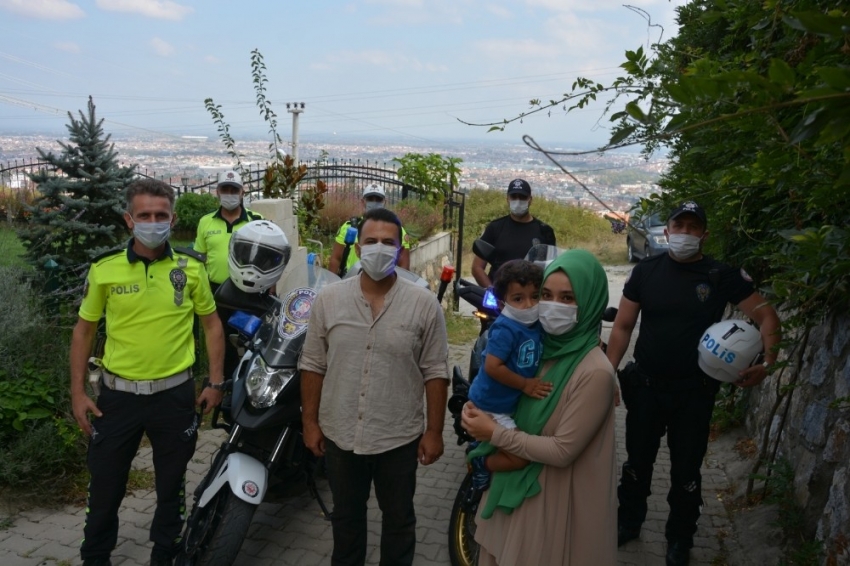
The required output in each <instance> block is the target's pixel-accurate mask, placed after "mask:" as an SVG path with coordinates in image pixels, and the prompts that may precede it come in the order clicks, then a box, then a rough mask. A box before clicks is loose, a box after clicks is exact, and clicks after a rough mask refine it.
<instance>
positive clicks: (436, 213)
mask: <svg viewBox="0 0 850 566" xmlns="http://www.w3.org/2000/svg"><path fill="white" fill-rule="evenodd" d="M395 213H396V214H397V215H398V218H399V220H401V225H402V226H404V229H405V231H407V234H408V236H410V237H411V238H412V239H413V241H420V240H424V239H425V238H429V237H431V236H433V235H434V234H436V233H437V231H439V230H440V229H441V228H442V226H443V214H442V212H441V211H440V210H438V209H436V208H435V207H434V205H433V204H431V203H429V202H428V201H424V200H418V199H414V198H408V199H407V200H403V201H401V202H400V203H398V204H397V205H396V207H395Z"/></svg>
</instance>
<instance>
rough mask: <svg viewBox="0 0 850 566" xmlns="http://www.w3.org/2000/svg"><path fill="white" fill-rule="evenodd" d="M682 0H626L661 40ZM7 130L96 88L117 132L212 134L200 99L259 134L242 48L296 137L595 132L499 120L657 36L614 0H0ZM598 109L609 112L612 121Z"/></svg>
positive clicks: (42, 122)
mask: <svg viewBox="0 0 850 566" xmlns="http://www.w3.org/2000/svg"><path fill="white" fill-rule="evenodd" d="M683 3H684V0H672V1H670V0H630V1H629V4H630V5H632V6H635V7H638V8H640V9H641V10H644V11H645V12H646V13H648V14H649V15H650V16H651V18H652V23H653V24H660V25H661V26H663V28H664V36H663V37H664V39H667V38H669V37H672V36H673V35H675V33H676V27H675V23H674V17H675V10H674V9H675V7H676V6H677V5H681V4H683ZM0 30H2V31H0V131H3V132H4V133H9V132H15V131H24V130H30V129H39V130H42V131H55V132H62V131H64V124H65V123H66V122H67V116H66V112H67V111H69V110H70V111H73V112H75V113H76V111H77V110H79V109H83V108H85V105H86V101H87V98H88V95H90V94H91V95H93V97H94V101H95V104H96V105H97V111H98V115H99V116H100V117H103V118H106V120H107V122H106V123H105V128H106V130H107V131H108V132H111V133H113V134H114V135H124V134H134V133H146V132H152V133H156V134H162V135H169V136H182V135H206V136H210V137H214V136H216V135H217V134H216V130H215V127H214V125H213V123H212V120H211V118H210V116H209V114H207V112H206V111H205V110H204V106H203V101H204V99H205V98H207V97H212V98H213V99H214V100H215V102H216V103H217V104H220V105H221V106H222V111H223V113H224V115H225V120H226V121H227V122H228V123H229V124H230V126H231V133H232V134H233V135H234V136H235V137H252V138H262V137H263V136H264V132H265V131H266V129H267V128H266V126H265V123H264V122H263V120H262V119H261V118H260V116H259V113H258V111H257V108H256V106H255V105H254V91H253V88H252V82H251V68H250V53H251V51H252V50H253V49H254V48H258V49H259V50H260V52H261V53H262V54H263V56H264V58H265V63H266V66H267V77H268V84H267V90H268V92H267V96H268V98H269V100H271V101H272V104H273V108H274V109H275V110H276V112H277V113H278V122H279V132H280V133H281V137H283V138H284V140H289V139H290V137H291V118H290V115H289V114H287V113H286V108H285V103H286V102H304V103H305V104H306V110H305V112H304V113H303V114H302V115H301V118H300V138H301V139H302V140H304V141H308V140H311V139H321V138H326V137H328V136H336V137H337V138H338V139H340V140H346V139H350V140H358V139H363V138H367V137H376V138H395V139H401V140H404V139H408V140H411V141H412V140H425V141H440V140H456V139H472V140H476V139H478V140H494V141H500V140H504V141H511V142H513V141H518V140H519V139H520V138H521V136H522V135H523V134H530V135H532V136H534V137H535V139H537V140H538V141H539V142H541V143H546V144H556V145H563V144H598V143H601V142H603V141H604V140H605V139H607V134H606V132H605V130H604V129H602V130H600V129H599V128H598V127H596V128H595V127H594V125H595V124H596V123H597V121H598V119H599V117H600V113H601V109H602V105H601V104H599V105H597V106H595V107H592V108H591V109H589V110H583V111H581V112H579V113H575V114H571V115H570V116H568V117H564V116H562V115H553V116H552V117H548V118H547V117H545V116H538V117H533V118H527V119H525V120H524V121H523V123H522V124H514V125H512V126H509V127H508V129H507V130H506V131H505V132H502V133H489V134H488V133H486V130H487V128H474V127H470V126H466V125H463V124H461V123H459V122H458V121H457V118H461V119H463V120H467V121H472V122H489V121H499V120H501V119H503V118H510V117H512V116H515V115H517V114H518V113H520V112H522V111H524V110H526V109H528V101H529V100H530V99H531V98H540V99H543V100H548V99H551V98H556V97H558V96H559V95H561V94H562V93H564V92H567V91H568V90H569V89H570V87H571V85H572V82H573V80H574V79H575V78H576V77H577V76H586V77H590V78H593V79H595V80H597V81H599V82H603V83H606V82H610V81H611V80H613V78H615V77H616V76H618V74H620V72H619V70H618V68H617V67H618V65H619V64H620V63H621V62H622V61H623V60H624V59H625V58H624V56H623V53H624V52H625V50H627V49H635V48H637V47H639V46H641V45H643V46H644V47H645V48H646V47H647V46H648V45H649V44H650V43H651V42H655V41H657V40H658V37H659V28H657V27H649V26H648V25H647V22H646V21H645V20H644V19H643V18H642V17H641V16H640V15H638V14H637V13H635V12H634V11H632V10H630V9H627V8H626V7H624V5H623V2H621V1H614V0H501V1H500V0H490V1H488V0H353V1H348V2H346V1H340V2H330V1H322V0H301V1H297V2H295V1H286V0H280V1H270V0H241V1H234V0H176V1H171V0H0ZM606 124H607V121H603V122H602V125H603V126H604V125H606Z"/></svg>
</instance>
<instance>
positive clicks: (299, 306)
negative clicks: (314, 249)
mask: <svg viewBox="0 0 850 566" xmlns="http://www.w3.org/2000/svg"><path fill="white" fill-rule="evenodd" d="M335 281H339V277H338V276H336V275H335V274H333V273H331V272H330V271H328V270H327V269H323V268H321V267H319V266H317V265H313V264H309V265H308V264H304V265H301V266H296V267H295V268H294V269H293V271H292V272H291V274H290V275H288V276H287V277H286V279H285V282H286V284H287V285H286V290H285V291H282V292H281V295H280V305H279V308H278V309H277V311H276V315H275V316H270V317H266V319H265V320H264V323H263V329H262V330H261V331H260V334H261V336H262V337H263V338H264V339H265V344H264V348H263V351H262V352H261V355H262V356H263V360H265V362H266V364H267V365H268V366H269V367H275V368H278V367H294V366H296V365H297V363H298V356H299V355H300V354H301V346H302V344H303V342H304V334H305V333H306V332H307V324H308V323H309V322H310V310H311V309H312V307H313V303H314V302H315V300H316V295H317V294H318V292H319V291H320V290H321V289H322V288H324V287H326V286H327V285H330V284H331V283H333V282H335Z"/></svg>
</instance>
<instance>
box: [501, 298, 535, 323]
mask: <svg viewBox="0 0 850 566" xmlns="http://www.w3.org/2000/svg"><path fill="white" fill-rule="evenodd" d="M538 312H539V308H538V306H537V305H534V306H533V307H529V308H527V309H518V308H516V307H512V306H511V305H509V304H507V303H505V304H504V305H503V306H502V314H503V315H505V316H506V317H508V318H509V319H511V320H514V321H516V322H518V323H520V324H524V325H525V326H531V325H532V324H534V323H535V322H537V320H538V318H539V317H538Z"/></svg>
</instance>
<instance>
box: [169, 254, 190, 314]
mask: <svg viewBox="0 0 850 566" xmlns="http://www.w3.org/2000/svg"><path fill="white" fill-rule="evenodd" d="M177 265H180V263H179V262H178V264H177ZM181 267H184V266H181ZM168 279H169V280H171V286H172V287H174V304H175V305H177V306H178V307H179V306H180V305H182V304H183V289H185V288H186V281H187V277H186V272H185V271H183V270H182V269H172V270H171V273H169V274H168Z"/></svg>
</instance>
